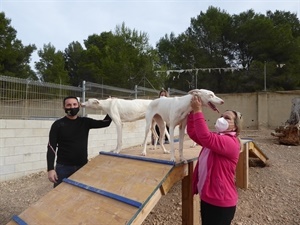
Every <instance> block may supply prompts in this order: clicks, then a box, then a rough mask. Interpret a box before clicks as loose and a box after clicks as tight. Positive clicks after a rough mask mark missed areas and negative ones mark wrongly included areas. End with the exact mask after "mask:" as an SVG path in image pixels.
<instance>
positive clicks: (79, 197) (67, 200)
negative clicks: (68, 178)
mask: <svg viewBox="0 0 300 225" xmlns="http://www.w3.org/2000/svg"><path fill="white" fill-rule="evenodd" d="M137 210H138V209H137V208H136V207H133V206H129V205H127V204H125V203H121V202H118V201H115V200H113V199H110V198H107V197H104V196H100V195H98V194H95V193H92V192H88V191H84V190H82V189H81V188H78V187H75V186H72V185H69V184H66V183H62V184H60V185H59V186H58V187H56V188H55V189H53V190H52V191H51V192H49V193H48V194H47V195H46V196H44V197H43V198H42V199H41V200H40V201H38V202H37V203H36V204H34V205H33V206H32V207H30V208H28V209H27V210H26V211H24V212H23V213H22V214H21V215H20V217H21V218H23V219H24V220H25V221H26V222H28V224H58V223H59V224H70V223H72V224H99V222H101V224H125V223H126V221H129V220H130V218H131V217H132V215H133V214H134V213H136V211H137Z"/></svg>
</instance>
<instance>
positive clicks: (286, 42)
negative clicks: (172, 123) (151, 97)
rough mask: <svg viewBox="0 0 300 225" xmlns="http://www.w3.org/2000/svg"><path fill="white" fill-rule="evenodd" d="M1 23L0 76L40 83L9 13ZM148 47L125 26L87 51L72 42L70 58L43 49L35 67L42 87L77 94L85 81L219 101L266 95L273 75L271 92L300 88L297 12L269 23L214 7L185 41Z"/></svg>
mask: <svg viewBox="0 0 300 225" xmlns="http://www.w3.org/2000/svg"><path fill="white" fill-rule="evenodd" d="M0 22H1V23H0V35H1V37H3V38H1V39H0V73H1V74H3V75H8V76H17V77H22V78H28V77H34V76H35V73H34V72H33V71H32V70H31V69H30V67H29V59H30V56H31V54H32V52H33V51H34V50H35V49H36V48H35V46H34V45H29V46H23V45H22V43H21V41H19V40H18V39H16V31H15V30H14V29H13V28H12V27H11V26H10V20H7V19H5V15H4V13H1V14H0ZM148 42H149V39H148V35H147V33H144V32H139V31H137V30H135V29H133V30H131V29H130V28H128V27H126V26H125V24H124V23H123V24H122V25H120V26H116V28H115V31H114V32H111V31H110V32H102V33H100V34H92V35H90V36H88V37H87V39H86V40H84V46H82V45H81V44H80V43H79V42H71V43H70V44H69V45H68V47H67V48H66V49H65V51H64V53H62V52H60V51H56V50H55V48H54V46H52V45H51V44H48V45H44V48H43V49H41V50H39V51H38V55H39V57H40V61H39V62H37V63H36V65H35V67H36V69H37V74H38V77H39V79H40V80H42V81H47V82H54V83H62V84H72V85H74V86H78V85H81V83H82V81H83V80H86V81H90V82H95V83H101V84H106V85H112V86H118V87H122V88H128V89H133V88H134V86H135V85H145V86H146V87H149V88H156V89H161V88H168V87H172V88H175V89H179V90H182V91H188V90H190V89H192V88H206V89H211V90H213V91H215V92H216V93H230V92H253V91H261V90H263V89H264V82H265V80H264V75H265V74H264V69H265V68H266V84H267V90H293V89H299V88H300V76H299V75H298V73H299V71H300V49H299V48H300V23H299V20H298V18H297V16H296V14H293V13H290V12H284V11H275V12H274V13H273V12H271V11H268V12H267V13H266V15H263V14H257V13H255V12H254V10H252V9H250V10H248V11H245V12H241V13H240V14H236V15H229V14H228V13H227V12H225V11H222V10H221V9H220V8H216V7H213V6H211V7H209V8H208V9H207V10H206V12H200V13H199V15H196V16H195V17H192V18H191V23H190V26H189V27H188V28H187V29H186V30H185V31H184V32H182V33H181V34H179V35H178V36H175V34H174V33H170V34H165V35H164V36H163V37H162V38H161V39H160V40H159V41H158V43H157V44H156V48H155V49H154V48H153V47H151V46H149V43H148ZM227 68H234V69H235V70H233V71H231V70H228V69H227ZM174 70H177V72H172V71H174ZM181 70H182V71H181ZM163 71H165V72H163ZM178 71H180V72H178Z"/></svg>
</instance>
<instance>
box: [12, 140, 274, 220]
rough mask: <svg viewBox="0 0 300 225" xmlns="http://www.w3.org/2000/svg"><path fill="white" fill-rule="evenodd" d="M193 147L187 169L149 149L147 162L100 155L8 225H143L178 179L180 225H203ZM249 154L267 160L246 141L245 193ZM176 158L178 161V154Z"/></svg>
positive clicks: (240, 173) (241, 177)
mask: <svg viewBox="0 0 300 225" xmlns="http://www.w3.org/2000/svg"><path fill="white" fill-rule="evenodd" d="M192 143H193V142H192V141H191V140H190V139H189V138H186V140H185V142H184V157H185V158H186V159H187V161H188V163H187V164H183V163H179V162H177V163H175V164H174V163H172V162H170V161H169V159H170V155H169V154H163V153H162V150H161V149H160V148H158V149H156V150H149V147H148V150H147V157H142V156H140V153H141V147H140V146H136V147H133V148H130V149H126V150H124V151H122V152H121V154H112V153H104V152H100V154H99V155H98V156H96V157H95V158H93V159H92V160H91V161H90V162H89V163H88V164H86V165H85V166H84V167H82V168H81V169H80V170H78V171H77V172H76V173H74V174H73V175H72V176H70V177H69V178H68V179H65V180H64V182H63V183H62V184H60V185H59V186H57V187H56V188H54V189H53V190H51V191H50V192H48V193H47V194H46V195H45V196H43V197H42V198H41V199H40V200H39V201H38V202H36V203H35V204H33V205H32V206H30V207H29V208H27V209H26V210H25V211H24V212H22V213H21V214H20V215H18V216H14V217H13V218H12V220H11V221H10V222H9V223H8V225H15V224H19V225H26V224H28V225H40V224H43V225H44V224H45V225H46V224H55V225H59V224H63V225H65V224H82V225H84V224H86V225H91V224H93V225H94V224H103V225H104V224H105V225H106V224H114V225H119V224H120V225H128V224H133V225H139V224H142V222H143V221H144V220H145V218H146V217H147V215H148V214H149V213H150V212H151V210H152V209H153V208H154V206H155V205H156V204H157V202H158V201H159V199H160V198H161V197H162V196H163V195H165V194H167V193H168V191H169V190H170V189H171V187H172V186H173V185H174V184H175V183H176V182H178V181H180V180H181V182H182V190H181V193H182V224H184V225H192V224H194V225H196V224H199V196H194V195H193V194H192V187H191V185H192V173H193V169H194V165H195V162H196V160H197V157H198V155H199V149H200V148H201V147H200V146H197V147H196V148H191V145H192ZM165 147H166V148H169V145H165ZM175 147H176V148H177V146H176V145H175ZM250 152H251V154H255V155H256V156H257V157H259V158H260V159H261V160H263V161H266V160H267V159H268V158H267V157H266V156H265V154H264V153H263V152H262V151H261V150H260V149H259V148H258V147H257V145H256V144H255V143H254V142H253V141H252V140H251V139H243V149H242V151H241V152H240V158H239V162H238V165H237V171H236V185H237V187H240V188H244V189H247V188H248V183H249V174H248V173H249V154H250ZM175 153H176V154H175V155H176V157H177V158H178V150H176V152H175Z"/></svg>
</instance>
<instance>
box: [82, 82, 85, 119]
mask: <svg viewBox="0 0 300 225" xmlns="http://www.w3.org/2000/svg"><path fill="white" fill-rule="evenodd" d="M82 102H85V80H84V81H82ZM82 116H85V107H82Z"/></svg>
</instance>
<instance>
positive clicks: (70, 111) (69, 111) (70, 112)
mask: <svg viewBox="0 0 300 225" xmlns="http://www.w3.org/2000/svg"><path fill="white" fill-rule="evenodd" d="M78 112H79V107H78V108H70V109H65V113H67V114H68V116H76V115H77V113H78Z"/></svg>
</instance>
